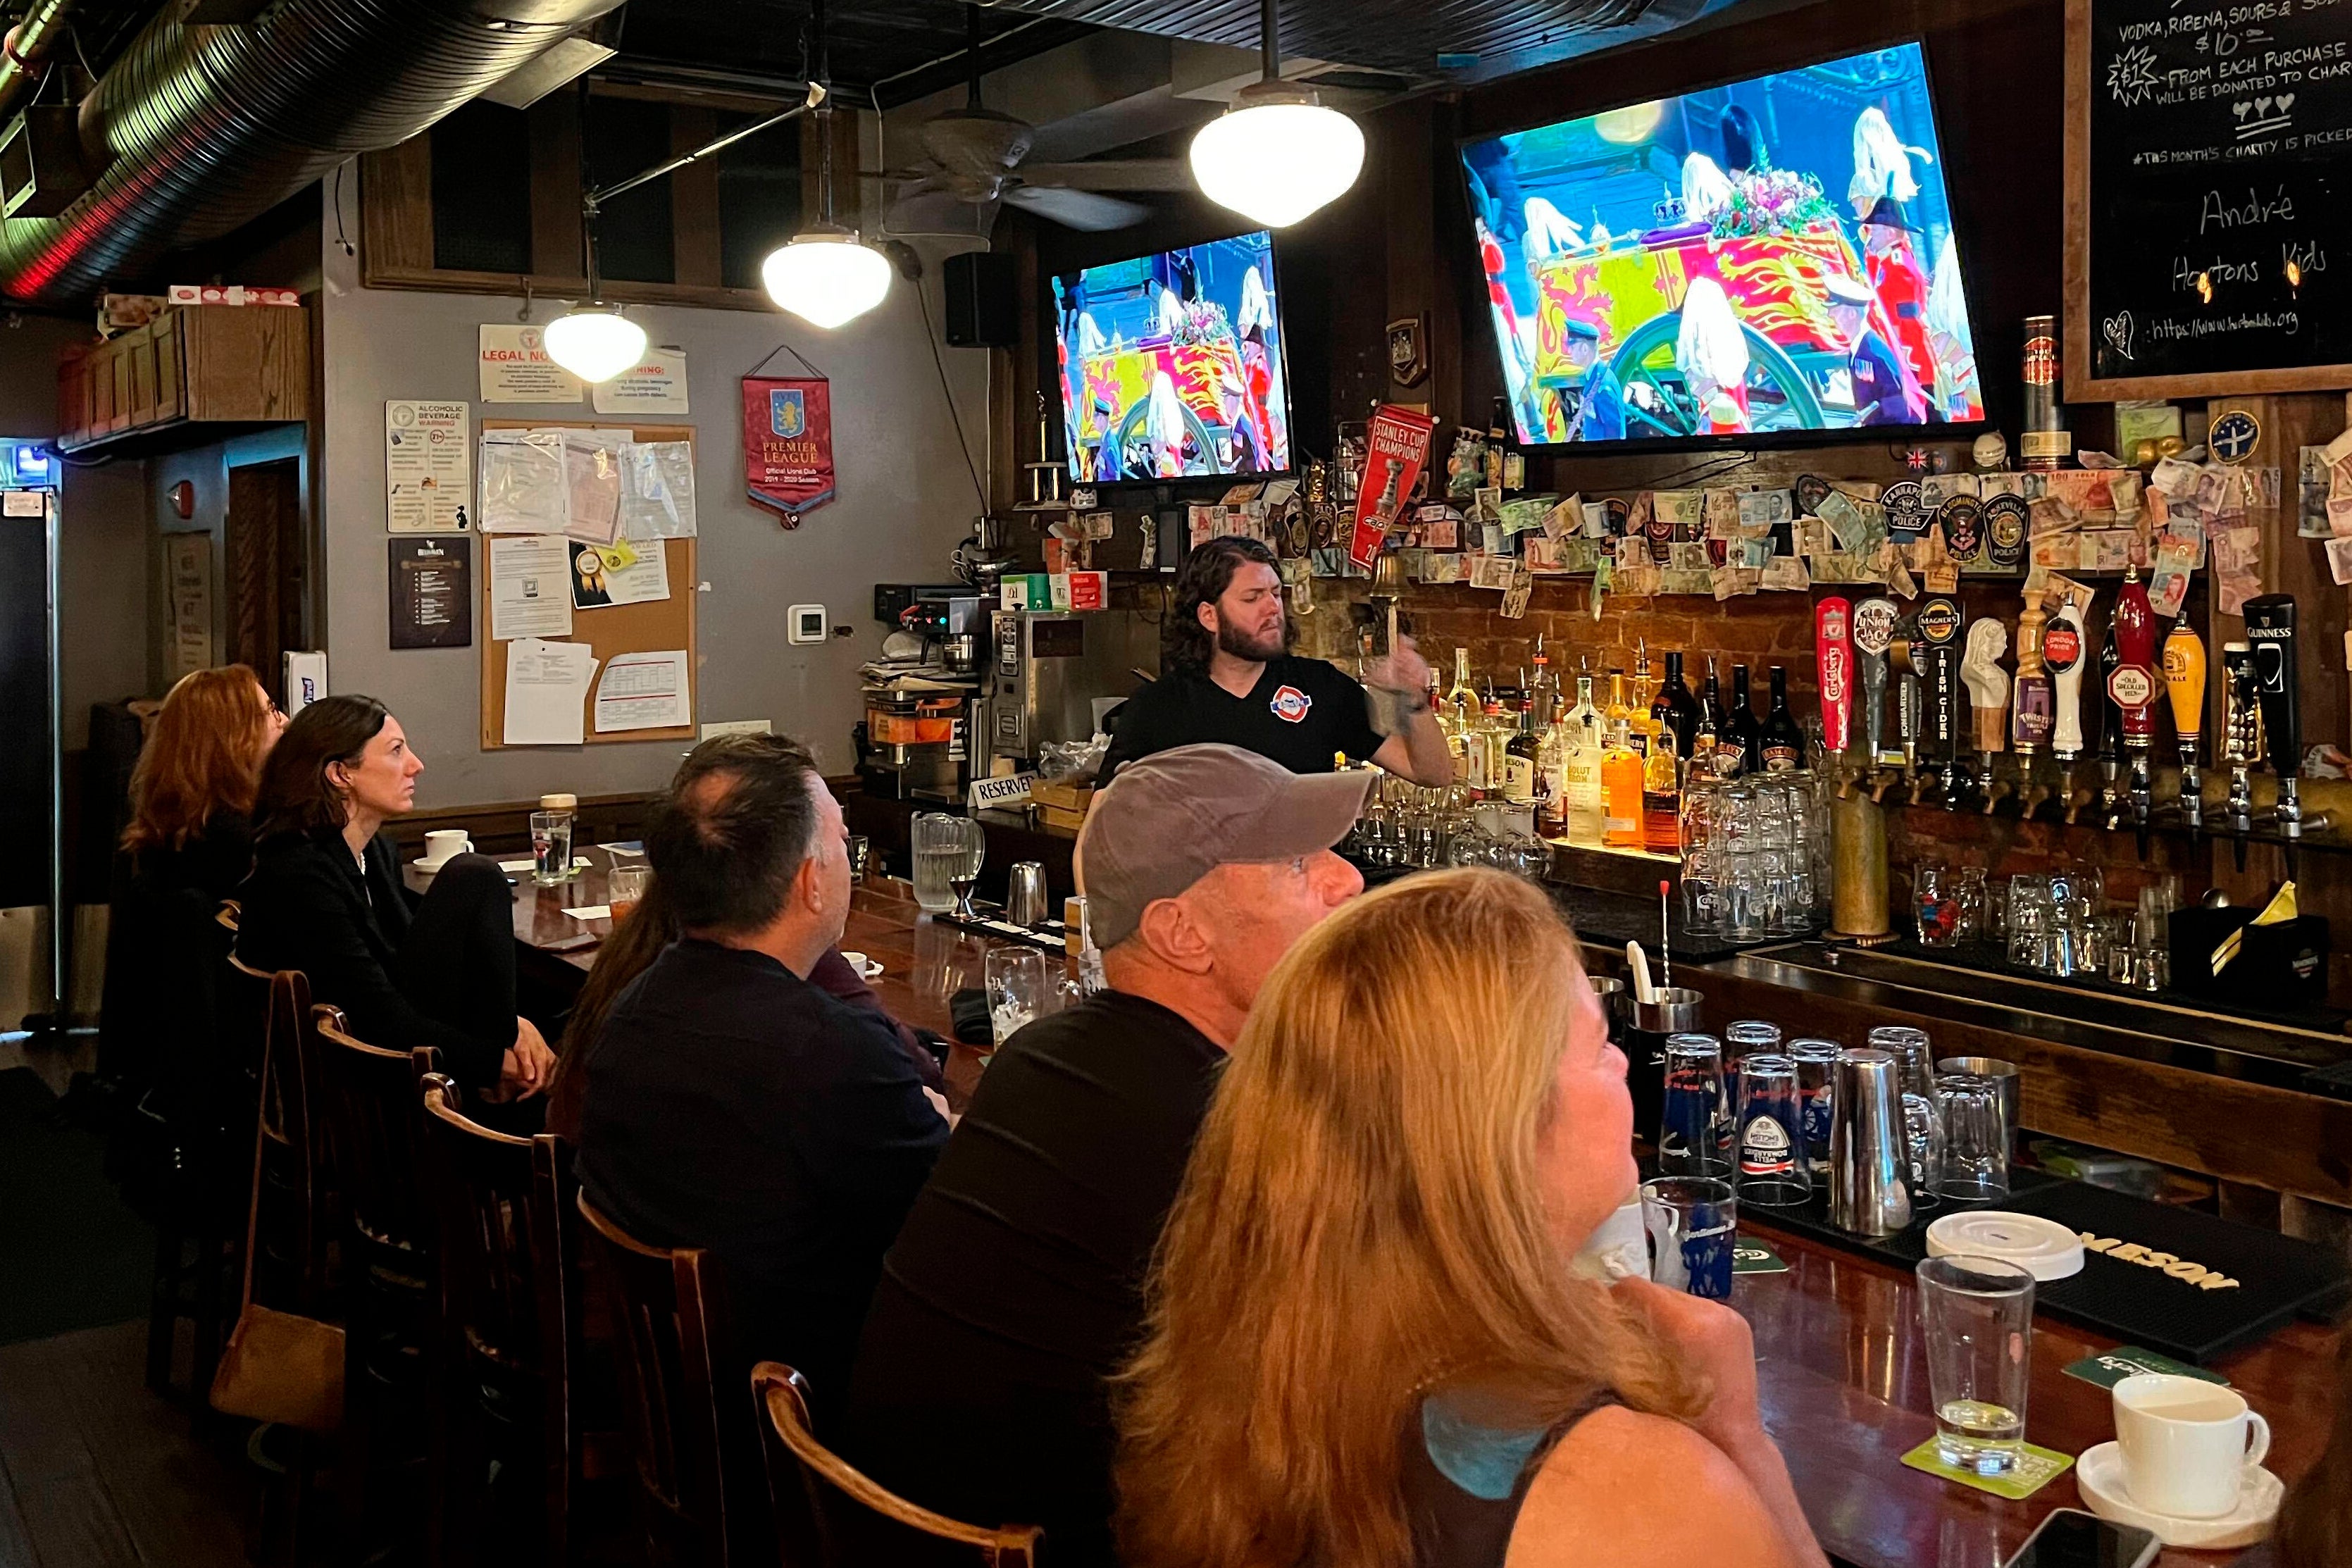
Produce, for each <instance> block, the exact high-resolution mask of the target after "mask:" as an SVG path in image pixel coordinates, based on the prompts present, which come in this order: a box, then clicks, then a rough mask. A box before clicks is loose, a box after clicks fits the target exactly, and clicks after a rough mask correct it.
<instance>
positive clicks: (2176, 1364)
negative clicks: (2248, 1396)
mask: <svg viewBox="0 0 2352 1568" xmlns="http://www.w3.org/2000/svg"><path fill="white" fill-rule="evenodd" d="M2065 1371H2066V1375H2067V1376H2068V1377H2079V1378H2081V1379H2082V1380H2083V1381H2084V1383H2088V1384H2096V1385H2097V1386H2098V1387H2101V1388H2113V1387H2114V1386H2115V1385H2116V1384H2119V1383H2121V1382H2122V1381H2123V1380H2124V1379H2126V1378H2127V1377H2130V1376H2132V1375H2133V1374H2135V1373H2143V1372H2160V1373H2168V1374H2169V1375H2170V1376H2173V1377H2193V1378H2197V1379H2199V1380H2200V1381H2201V1382H2205V1383H2218V1384H2221V1386H2222V1387H2224V1388H2227V1387H2229V1386H2230V1380H2229V1379H2228V1378H2226V1377H2223V1376H2222V1375H2221V1373H2218V1372H2208V1371H2206V1370H2205V1369H2204V1368H2203V1367H2201V1366H2191V1365H2189V1363H2187V1362H2185V1361H2175V1360H2173V1359H2172V1358H2171V1357H2170V1356H2168V1355H2165V1354H2162V1353H2160V1352H2157V1351H2150V1350H2142V1349H2141V1348H2140V1347H2139V1346H2137V1345H2117V1346H2116V1348H2115V1349H2113V1350H2111V1351H2102V1352H2099V1353H2098V1354H2096V1355H2086V1356H2084V1358H2083V1359H2082V1360H2081V1361H2078V1362H2076V1363H2074V1365H2072V1366H2070V1367H2068V1368H2066V1369H2065Z"/></svg>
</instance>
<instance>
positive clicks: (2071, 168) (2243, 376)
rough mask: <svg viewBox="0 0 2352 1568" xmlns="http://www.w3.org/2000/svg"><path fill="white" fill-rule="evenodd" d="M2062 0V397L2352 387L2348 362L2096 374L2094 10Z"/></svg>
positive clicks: (2079, 399) (2088, 0)
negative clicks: (2093, 309)
mask: <svg viewBox="0 0 2352 1568" xmlns="http://www.w3.org/2000/svg"><path fill="white" fill-rule="evenodd" d="M2094 3H2095V0H2066V103H2065V114H2066V145H2065V155H2064V163H2065V180H2066V220H2065V229H2064V232H2065V256H2064V296H2065V315H2064V319H2063V321H2062V322H2061V324H2060V331H2061V332H2062V334H2063V342H2064V347H2065V356H2066V364H2065V379H2066V386H2065V397H2066V401H2067V402H2069V403H2114V402H2119V401H2121V400H2124V399H2126V398H2143V397H2230V396H2246V395H2260V394H2264V393H2273V392H2333V391H2336V390H2339V389H2341V388H2346V387H2352V364H2315V365H2281V366H2275V367H2273V368H2270V369H2265V370H2242V371H2223V372H2219V373H2214V372H2197V373H2194V374H2181V375H2130V376H2099V375H2095V374H2092V365H2093V363H2095V362H2094V361H2093V359H2092V357H2091V325H2092V323H2091V266H2092V259H2091V195H2092V193H2091V95H2092V92H2093V90H2094V87H2095V83H2094V81H2093V66H2094V62H2093V60H2092V58H2091V7H2092V5H2093V4H2094Z"/></svg>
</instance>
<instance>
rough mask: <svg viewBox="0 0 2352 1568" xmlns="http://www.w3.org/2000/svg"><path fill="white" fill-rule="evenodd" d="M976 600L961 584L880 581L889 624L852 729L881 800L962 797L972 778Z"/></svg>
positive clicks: (880, 612) (877, 591)
mask: <svg viewBox="0 0 2352 1568" xmlns="http://www.w3.org/2000/svg"><path fill="white" fill-rule="evenodd" d="M982 603H983V601H982V599H981V598H980V597H979V596H978V595H975V594H973V593H972V592H971V589H970V588H968V587H966V586H964V585H963V584H919V583H878V584H875V588H874V618H875V619H876V620H878V621H880V622H882V623H883V624H884V625H885V626H889V627H891V628H892V629H891V631H890V632H889V634H888V635H887V637H884V638H883V641H882V657H881V658H877V659H874V660H871V661H869V662H868V663H867V664H866V668H865V670H864V684H863V687H862V689H861V691H860V696H861V698H862V699H863V701H864V705H865V710H866V717H865V720H864V721H863V722H861V723H859V724H858V725H857V727H856V730H855V731H853V732H852V737H851V738H852V739H853V740H854V741H855V742H856V747H857V772H858V775H859V777H860V778H861V779H862V780H863V781H864V784H865V788H866V793H867V794H868V795H875V796H877V797H878V798H881V799H885V800H929V801H939V802H944V803H950V804H952V803H955V802H959V801H961V800H962V798H963V794H964V787H965V785H966V784H968V783H969V782H970V781H971V758H972V750H973V747H972V733H973V726H972V712H973V708H974V703H975V700H976V699H977V698H978V696H979V695H980V689H981V674H980V668H979V666H980V658H981V641H982V637H983V636H984V635H985V632H986V628H987V621H988V617H987V613H986V612H985V611H984V610H983V609H982Z"/></svg>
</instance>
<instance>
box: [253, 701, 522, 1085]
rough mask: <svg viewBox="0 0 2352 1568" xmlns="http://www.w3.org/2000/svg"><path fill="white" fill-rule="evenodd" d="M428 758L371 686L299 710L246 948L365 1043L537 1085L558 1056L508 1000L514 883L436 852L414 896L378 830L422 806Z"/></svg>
mask: <svg viewBox="0 0 2352 1568" xmlns="http://www.w3.org/2000/svg"><path fill="white" fill-rule="evenodd" d="M424 771H425V760H424V759H423V758H422V757H420V756H418V755H417V754H416V753H415V751H414V750H413V749H411V748H410V746H409V744H408V736H407V734H406V732H405V731H403V730H402V729H401V727H400V721H399V720H397V719H394V717H393V716H392V715H391V714H390V713H389V712H387V711H385V710H384V706H383V703H381V702H378V701H377V700H375V699H374V698H373V697H359V696H351V695H338V696H334V697H327V698H322V699H320V700H319V701H316V702H313V703H311V704H310V706H309V707H307V708H305V709H303V710H302V711H301V712H300V713H299V714H298V715H296V716H295V719H294V721H293V722H292V723H290V724H289V725H288V726H287V727H286V732H285V734H284V735H282V736H280V737H279V739H278V745H277V747H276V749H275V750H273V751H272V752H270V755H269V762H268V765H267V766H265V767H264V768H263V770H262V774H261V789H260V795H259V801H258V804H257V813H256V815H257V819H258V822H257V840H258V841H257V844H256V846H255V850H254V868H253V876H252V878H251V879H250V880H248V881H247V883H246V887H245V914H244V921H243V925H242V928H241V931H240V933H239V935H238V938H237V952H238V954H239V956H240V957H242V958H243V959H244V960H245V962H247V963H250V964H253V965H255V966H256V967H258V968H263V969H299V970H301V971H302V972H303V973H306V974H307V975H309V976H310V994H311V995H312V996H313V997H315V998H317V999H318V1000H319V1001H320V1002H327V1003H332V1004H333V1005H336V1006H338V1007H341V1009H342V1010H343V1014H344V1016H345V1017H346V1019H348V1020H349V1022H350V1024H351V1026H352V1030H353V1032H354V1033H355V1034H357V1036H358V1037H360V1038H361V1039H362V1040H365V1041H366V1042H367V1043H368V1044H370V1045H372V1046H381V1047H384V1048H386V1049H389V1050H402V1051H405V1050H413V1049H415V1047H419V1046H429V1047H433V1048H435V1049H436V1050H438V1051H439V1052H440V1053H441V1061H442V1068H443V1070H444V1071H446V1072H447V1073H448V1074H449V1075H450V1076H451V1077H452V1078H454V1079H457V1081H458V1082H459V1083H461V1084H463V1085H465V1086H466V1087H467V1089H474V1090H477V1091H480V1092H484V1093H485V1094H487V1095H488V1096H489V1097H490V1098H494V1099H512V1098H520V1097H522V1096H527V1095H532V1094H536V1093H538V1092H539V1091H540V1090H541V1089H543V1088H545V1087H546V1084H547V1079H548V1076H549V1074H550V1073H551V1072H552V1070H553V1069H554V1066H555V1058H554V1054H553V1053H552V1052H551V1051H550V1050H549V1049H548V1048H547V1042H546V1040H544V1039H543V1038H541V1036H540V1032H539V1030H538V1028H537V1026H534V1025H533V1024H532V1023H531V1021H530V1019H528V1018H524V1017H520V1016H518V1015H517V1014H516V1012H515V971H514V927H513V900H514V895H513V892H512V890H511V889H509V887H508V886H507V880H506V875H505V873H504V872H502V871H500V870H499V868H498V863H497V862H496V861H494V860H491V859H489V858H487V857H485V856H480V855H460V856H457V857H455V858H451V859H449V860H446V861H445V862H443V863H442V866H441V868H440V869H439V870H438V871H436V872H435V873H434V878H433V886H432V889H430V890H429V891H428V892H427V893H426V894H425V898H424V900H422V901H421V902H420V903H418V904H417V905H415V907H414V908H413V909H412V908H411V906H410V904H409V900H408V895H407V893H406V892H405V891H404V889H402V887H401V885H400V871H399V868H398V866H397V865H396V864H395V863H394V858H393V852H392V846H391V844H390V843H389V842H388V841H387V840H385V839H383V838H381V837H377V834H378V830H379V829H380V828H382V827H383V824H384V823H385V822H386V821H387V820H388V819H390V818H392V817H395V816H404V815H406V814H407V813H408V811H409V810H410V809H411V808H412V807H413V806H414V805H415V799H416V775H417V774H419V773H423V772H424Z"/></svg>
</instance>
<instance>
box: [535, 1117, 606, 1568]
mask: <svg viewBox="0 0 2352 1568" xmlns="http://www.w3.org/2000/svg"><path fill="white" fill-rule="evenodd" d="M530 1165H531V1173H530V1174H531V1180H530V1197H529V1199H528V1202H529V1205H530V1248H531V1275H532V1278H533V1279H534V1281H535V1282H536V1301H537V1306H538V1309H539V1347H540V1349H539V1353H540V1397H541V1413H540V1421H541V1428H542V1430H543V1432H544V1433H545V1436H546V1442H547V1446H548V1447H549V1449H550V1451H551V1452H550V1458H549V1466H548V1475H547V1479H546V1491H547V1536H546V1542H547V1550H546V1552H545V1553H544V1556H543V1558H542V1561H544V1562H545V1563H548V1564H550V1568H563V1565H565V1564H567V1563H570V1562H571V1561H572V1545H571V1540H572V1528H571V1520H572V1509H573V1506H574V1504H575V1502H576V1501H577V1500H578V1492H579V1489H580V1487H581V1484H582V1482H583V1479H584V1478H585V1476H586V1474H587V1468H588V1447H589V1442H588V1412H589V1409H590V1407H591V1404H592V1402H591V1401H590V1400H588V1399H586V1398H585V1397H583V1395H584V1394H585V1393H586V1390H585V1389H584V1388H583V1383H584V1382H585V1381H586V1380H587V1378H588V1376H589V1371H588V1364H587V1357H586V1354H585V1352H586V1347H587V1334H586V1331H585V1320H586V1316H587V1294H588V1291H587V1283H588V1282H587V1276H586V1275H585V1273H584V1272H583V1260H582V1258H581V1250H582V1243H581V1227H582V1221H581V1215H580V1178H579V1177H577V1176H575V1175H573V1174H572V1145H570V1144H569V1143H567V1142H564V1141H563V1140H562V1139H561V1138H559V1137H557V1136H556V1135H555V1134H554V1133H552V1132H542V1133H541V1134H539V1136H537V1137H535V1138H533V1139H532V1140H531V1141H530ZM606 1375H607V1376H608V1377H609V1374H606ZM607 1386H608V1384H607ZM604 1409H605V1412H606V1417H605V1418H606V1419H607V1420H609V1419H610V1397H609V1395H607V1397H606V1399H605V1400H604Z"/></svg>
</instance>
